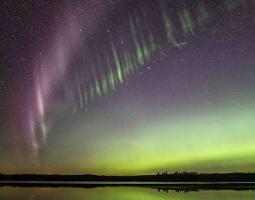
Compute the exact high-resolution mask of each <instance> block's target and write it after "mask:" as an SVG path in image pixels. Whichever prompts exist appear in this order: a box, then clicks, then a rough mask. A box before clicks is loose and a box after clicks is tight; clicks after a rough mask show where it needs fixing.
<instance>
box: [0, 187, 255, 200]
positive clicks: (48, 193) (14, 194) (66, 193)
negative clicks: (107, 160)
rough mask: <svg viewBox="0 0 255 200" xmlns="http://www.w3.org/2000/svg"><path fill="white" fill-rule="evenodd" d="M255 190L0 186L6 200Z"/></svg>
mask: <svg viewBox="0 0 255 200" xmlns="http://www.w3.org/2000/svg"><path fill="white" fill-rule="evenodd" d="M254 198H255V190H191V191H190V190H188V189H186V190H185V189H183V187H179V188H175V189H173V188H172V189H170V188H166V187H162V188H158V187H137V186H136V187H134V186H118V187H94V188H76V187H70V188H68V187H56V188H53V187H10V186H3V187H0V199H4V200H143V199H144V200H161V199H162V200H167V199H169V200H204V199H208V200H228V199H229V200H249V199H250V200H254Z"/></svg>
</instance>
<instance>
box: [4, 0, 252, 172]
mask: <svg viewBox="0 0 255 200" xmlns="http://www.w3.org/2000/svg"><path fill="white" fill-rule="evenodd" d="M254 10H255V1H253V0H213V1H212V0H194V1H193V0H192V1H189V0H73V1H64V0H60V1H46V0H45V1H44V0H27V1H18V0H3V1H1V3H0V24H1V31H0V44H1V47H0V58H1V59H0V99H1V102H0V172H2V173H62V174H86V173H93V174H106V175H113V174H117V175H118V174H119V175H120V174H127V175H128V174H151V173H156V172H157V171H165V170H168V171H184V170H185V171H198V172H236V171H239V172H251V171H254V169H255V160H254V158H255V102H254V98H255V94H254V91H255V20H254V19H255V11H254Z"/></svg>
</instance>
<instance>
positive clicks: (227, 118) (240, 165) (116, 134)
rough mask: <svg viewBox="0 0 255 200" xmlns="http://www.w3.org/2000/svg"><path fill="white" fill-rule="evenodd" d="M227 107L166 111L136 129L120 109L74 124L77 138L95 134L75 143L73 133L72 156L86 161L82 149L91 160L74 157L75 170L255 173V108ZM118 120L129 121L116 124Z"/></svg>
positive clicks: (138, 121)
mask: <svg viewBox="0 0 255 200" xmlns="http://www.w3.org/2000/svg"><path fill="white" fill-rule="evenodd" d="M226 105H227V104H225V103H224V104H222V106H223V107H222V108H218V109H210V110H206V111H205V110H203V111H202V112H194V111H187V112H186V113H184V114H183V116H179V117H178V118H176V116H175V114H170V113H168V112H167V109H166V110H165V111H166V112H165V114H163V113H162V114H161V115H160V116H158V117H157V118H153V120H150V119H146V115H145V116H144V117H145V120H141V116H137V123H136V124H133V126H125V124H126V123H129V121H126V120H127V119H128V116H126V117H125V115H126V114H125V113H124V112H120V111H118V110H121V109H119V108H118V106H117V105H116V106H117V107H116V106H115V107H114V108H111V109H110V110H106V111H105V112H104V114H101V115H100V116H99V117H97V118H95V119H91V120H89V121H88V122H86V123H84V124H82V125H79V127H77V126H76V125H74V126H75V128H74V129H73V130H74V131H75V134H76V135H77V134H78V135H79V134H81V135H84V134H86V133H90V132H91V131H92V130H93V137H92V136H89V135H87V136H86V140H78V139H77V141H74V140H75V139H76V138H80V137H73V134H69V135H70V138H68V140H67V141H69V142H70V143H76V144H78V145H77V147H73V149H72V150H71V151H72V155H76V157H77V158H81V157H82V155H83V153H82V152H83V151H82V150H81V149H79V148H82V149H83V150H84V151H85V152H86V155H89V156H85V158H86V159H84V160H79V162H78V163H77V161H75V160H76V158H75V157H74V158H69V160H70V159H71V160H72V159H74V162H75V163H76V164H77V165H78V166H76V167H77V170H76V168H74V169H72V171H75V172H76V173H82V172H83V171H85V172H86V173H96V174H106V175H118V174H144V173H145V174H151V173H156V171H164V170H169V171H183V170H186V171H201V172H233V171H243V172H247V171H254V164H255V163H254V159H253V158H254V156H255V148H254V140H255V135H254V131H255V109H254V108H255V105H254V103H251V102H250V103H249V102H246V103H245V102H244V103H242V104H241V105H240V104H235V103H231V104H229V106H226ZM230 105H231V106H230ZM120 106H121V105H120ZM112 109H113V110H112ZM144 109H146V108H144ZM152 115H153V113H152ZM105 116H111V118H110V119H108V118H106V117H105ZM118 116H122V118H123V117H124V119H125V120H124V121H118V124H116V120H115V118H116V119H118V118H119V117H118ZM88 126H89V127H90V128H88ZM116 126H118V127H119V128H118V127H116ZM121 126H124V127H125V128H120V127H121ZM71 129H72V128H71ZM120 132H121V134H120ZM106 141H107V142H106ZM84 147H85V149H84ZM69 151H70V150H69ZM51 152H55V151H54V150H51ZM64 152H65V151H64ZM69 153H70V152H69ZM55 156H56V158H58V159H56V158H54V156H53V158H52V160H62V159H61V156H60V155H59V154H56V155H55ZM62 156H65V153H63V155H62ZM63 160H65V159H63ZM63 162H64V161H63ZM69 162H70V161H69ZM61 165H65V162H64V163H62V164H61ZM62 173H65V171H64V172H62Z"/></svg>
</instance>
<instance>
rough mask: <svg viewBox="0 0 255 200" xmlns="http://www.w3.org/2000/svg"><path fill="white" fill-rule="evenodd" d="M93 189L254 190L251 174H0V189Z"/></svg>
mask: <svg viewBox="0 0 255 200" xmlns="http://www.w3.org/2000/svg"><path fill="white" fill-rule="evenodd" d="M5 185H9V186H29V187H31V186H47V187H97V186H150V187H161V186H162V187H182V188H183V187H189V188H205V189H206V188H208V189H210V188H212V189H213V188H214V189H215V188H216V189H217V188H239V189H240V188H244V187H246V188H255V173H221V174H220V173H211V174H205V173H196V172H192V173H189V172H181V173H180V172H175V173H171V174H168V173H167V172H164V173H158V174H156V175H136V176H98V175H59V174H54V175H46V174H12V175H6V174H0V186H5Z"/></svg>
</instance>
